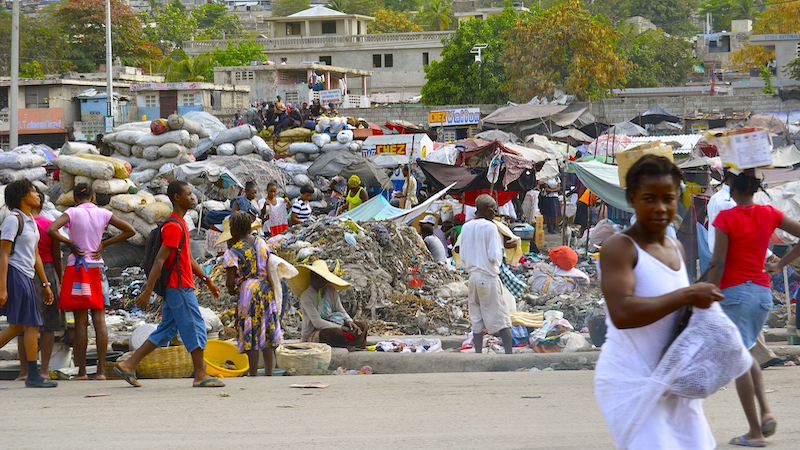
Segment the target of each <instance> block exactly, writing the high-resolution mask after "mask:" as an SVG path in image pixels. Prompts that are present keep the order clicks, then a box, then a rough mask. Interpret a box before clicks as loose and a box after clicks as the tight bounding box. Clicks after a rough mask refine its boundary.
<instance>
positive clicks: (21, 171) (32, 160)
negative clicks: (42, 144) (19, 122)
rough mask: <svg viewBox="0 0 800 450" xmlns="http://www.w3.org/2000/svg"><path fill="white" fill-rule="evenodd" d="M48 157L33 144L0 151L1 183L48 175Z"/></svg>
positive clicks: (35, 178) (32, 179)
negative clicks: (46, 167)
mask: <svg viewBox="0 0 800 450" xmlns="http://www.w3.org/2000/svg"><path fill="white" fill-rule="evenodd" d="M45 165H47V158H46V157H45V156H44V154H43V153H42V151H40V150H38V149H37V148H36V147H35V146H33V145H22V146H19V147H16V148H15V149H13V150H11V151H8V152H0V184H8V183H12V182H14V181H19V180H25V179H27V180H31V181H35V180H40V179H42V178H44V177H46V176H47V170H46V169H45V168H44V166H45Z"/></svg>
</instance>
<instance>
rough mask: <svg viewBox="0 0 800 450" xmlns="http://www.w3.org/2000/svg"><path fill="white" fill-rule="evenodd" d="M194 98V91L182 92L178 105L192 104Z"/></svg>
mask: <svg viewBox="0 0 800 450" xmlns="http://www.w3.org/2000/svg"><path fill="white" fill-rule="evenodd" d="M194 100H195V93H194V92H182V93H181V99H180V103H179V105H181V106H194Z"/></svg>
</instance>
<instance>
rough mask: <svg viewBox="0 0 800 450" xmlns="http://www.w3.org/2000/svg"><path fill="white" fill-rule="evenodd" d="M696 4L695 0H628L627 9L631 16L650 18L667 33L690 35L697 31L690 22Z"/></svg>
mask: <svg viewBox="0 0 800 450" xmlns="http://www.w3.org/2000/svg"><path fill="white" fill-rule="evenodd" d="M697 5H698V1H697V0H671V1H663V0H630V1H629V3H628V8H629V10H628V11H629V12H630V14H631V15H633V16H642V17H646V18H648V19H650V21H652V22H653V23H654V24H655V25H656V26H658V27H660V28H662V29H663V30H664V31H666V32H667V33H669V34H673V35H678V36H690V35H692V34H694V33H696V32H697V31H699V30H698V29H697V27H695V25H694V24H693V23H692V15H693V13H694V12H695V11H696V10H697Z"/></svg>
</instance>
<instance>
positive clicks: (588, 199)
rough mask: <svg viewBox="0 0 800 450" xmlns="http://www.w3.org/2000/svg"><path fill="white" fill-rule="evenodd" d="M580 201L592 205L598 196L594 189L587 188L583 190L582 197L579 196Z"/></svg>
mask: <svg viewBox="0 0 800 450" xmlns="http://www.w3.org/2000/svg"><path fill="white" fill-rule="evenodd" d="M578 201H579V202H581V203H583V204H584V205H586V206H591V205H594V202H596V201H597V196H596V195H594V194H593V193H592V191H590V190H588V189H587V190H585V191H583V195H581V198H579V199H578Z"/></svg>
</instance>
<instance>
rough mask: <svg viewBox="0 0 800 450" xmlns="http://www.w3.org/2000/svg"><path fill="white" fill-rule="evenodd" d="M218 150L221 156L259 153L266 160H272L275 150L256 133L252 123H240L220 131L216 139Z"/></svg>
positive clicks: (215, 143)
mask: <svg viewBox="0 0 800 450" xmlns="http://www.w3.org/2000/svg"><path fill="white" fill-rule="evenodd" d="M214 145H215V146H216V152H217V155H219V156H232V155H238V156H247V155H250V154H253V153H255V154H257V155H259V156H261V158H262V159H263V160H264V161H272V160H273V158H275V152H273V151H272V149H271V148H269V145H267V143H266V142H265V141H264V139H263V138H262V137H261V136H258V135H256V129H255V128H254V127H253V126H252V125H240V126H238V127H233V128H229V129H227V130H223V131H222V132H220V133H219V134H218V135H217V137H216V138H215V139H214Z"/></svg>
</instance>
